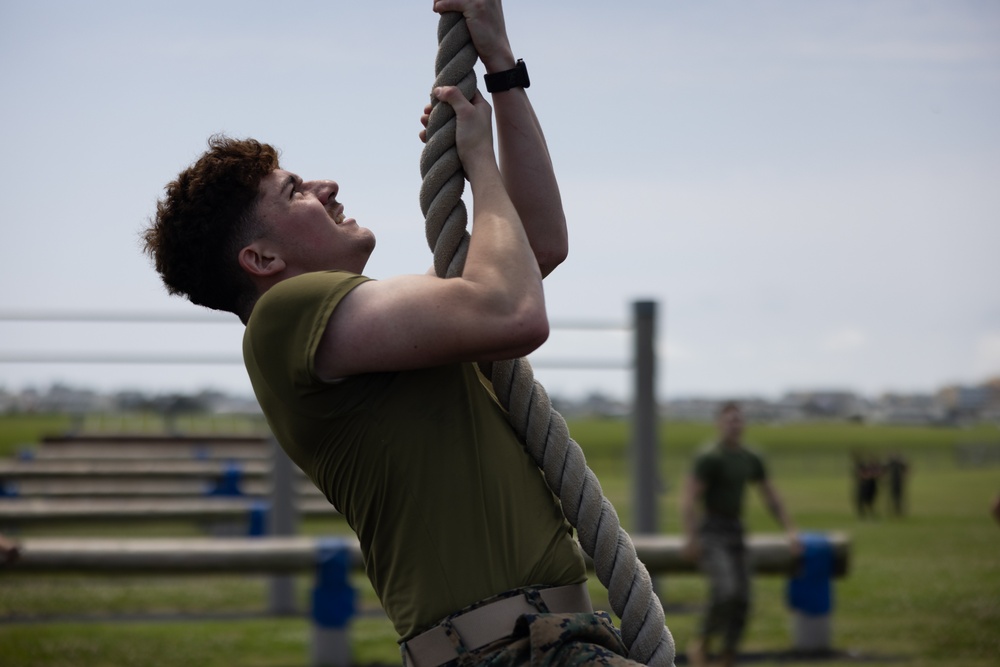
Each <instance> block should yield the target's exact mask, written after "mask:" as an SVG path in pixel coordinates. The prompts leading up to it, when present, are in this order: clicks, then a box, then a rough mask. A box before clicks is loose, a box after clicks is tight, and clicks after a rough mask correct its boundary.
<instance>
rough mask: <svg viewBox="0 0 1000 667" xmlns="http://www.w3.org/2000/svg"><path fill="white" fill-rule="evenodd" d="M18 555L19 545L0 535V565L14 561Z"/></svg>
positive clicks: (19, 553) (19, 551) (19, 552)
mask: <svg viewBox="0 0 1000 667" xmlns="http://www.w3.org/2000/svg"><path fill="white" fill-rule="evenodd" d="M20 557H21V548H20V546H18V544H17V543H16V542H14V541H13V540H11V539H10V538H8V537H5V536H3V535H0V566H3V565H9V564H11V563H14V562H15V561H16V560H17V559H18V558H20Z"/></svg>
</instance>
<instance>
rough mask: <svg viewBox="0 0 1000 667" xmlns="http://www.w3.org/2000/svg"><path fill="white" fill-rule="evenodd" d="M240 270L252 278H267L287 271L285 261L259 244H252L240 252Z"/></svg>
mask: <svg viewBox="0 0 1000 667" xmlns="http://www.w3.org/2000/svg"><path fill="white" fill-rule="evenodd" d="M239 262H240V268H242V269H243V270H244V271H246V272H247V273H249V274H250V277H252V278H253V277H259V278H267V277H270V276H273V275H275V274H277V273H280V272H281V271H284V269H285V260H283V259H281V258H280V257H278V256H277V255H276V254H274V253H273V252H271V251H270V250H268V249H267V248H264V247H263V246H262V245H260V244H257V243H251V244H250V245H248V246H245V247H244V248H243V249H242V250H240V254H239Z"/></svg>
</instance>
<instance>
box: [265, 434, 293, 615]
mask: <svg viewBox="0 0 1000 667" xmlns="http://www.w3.org/2000/svg"><path fill="white" fill-rule="evenodd" d="M271 451H272V456H271V512H270V513H269V515H268V519H269V523H270V525H269V528H270V530H269V531H268V532H269V534H271V535H296V534H298V532H299V508H298V489H297V488H295V486H296V475H295V464H294V463H292V460H291V459H290V458H288V454H286V453H285V450H284V449H282V448H281V445H279V444H278V440H277V438H275V437H273V436H272V437H271ZM296 607H297V605H296V600H295V576H294V575H290V574H276V575H273V576H272V577H271V582H270V592H269V596H268V608H269V609H270V612H271V613H272V614H276V615H291V614H295V613H296V611H297V609H296Z"/></svg>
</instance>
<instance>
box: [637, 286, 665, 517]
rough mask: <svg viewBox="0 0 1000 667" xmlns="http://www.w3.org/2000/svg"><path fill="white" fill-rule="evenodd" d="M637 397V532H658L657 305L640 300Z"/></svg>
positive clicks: (638, 307)
mask: <svg viewBox="0 0 1000 667" xmlns="http://www.w3.org/2000/svg"><path fill="white" fill-rule="evenodd" d="M633 315H634V318H635V322H634V331H635V369H634V371H635V396H634V399H633V406H632V411H633V412H632V420H633V423H632V448H631V449H632V465H633V476H632V477H633V480H634V489H633V494H634V495H633V501H632V507H633V508H634V509H633V511H634V513H635V519H634V523H635V532H636V533H639V534H643V533H645V534H650V533H656V532H657V530H658V529H659V525H658V522H657V516H656V514H657V512H656V507H657V496H658V494H659V489H660V479H659V471H660V468H659V460H658V459H659V457H658V449H659V445H658V438H657V409H656V354H655V351H654V343H655V340H656V302H655V301H636V302H635V303H634V304H633Z"/></svg>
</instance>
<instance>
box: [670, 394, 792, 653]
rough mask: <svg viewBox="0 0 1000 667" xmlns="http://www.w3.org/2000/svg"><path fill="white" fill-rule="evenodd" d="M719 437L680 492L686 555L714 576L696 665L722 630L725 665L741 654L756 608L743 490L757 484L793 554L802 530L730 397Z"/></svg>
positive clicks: (695, 643) (693, 647)
mask: <svg viewBox="0 0 1000 667" xmlns="http://www.w3.org/2000/svg"><path fill="white" fill-rule="evenodd" d="M716 425H717V428H718V439H717V440H716V441H715V442H714V443H712V444H711V445H710V446H708V447H706V448H703V449H702V450H700V451H699V452H698V454H697V456H696V457H695V460H694V465H693V466H692V468H691V472H690V474H689V475H688V477H687V479H686V482H685V485H684V491H683V495H682V498H681V513H682V516H681V519H682V524H683V527H684V536H685V547H684V551H685V555H686V556H687V557H688V558H690V559H693V560H696V561H697V562H698V564H699V566H700V568H701V570H702V571H703V572H704V573H705V574H706V575H707V576H708V578H709V587H710V600H709V604H708V608H707V610H706V612H705V615H704V618H703V619H702V622H701V625H700V628H699V630H698V633H697V635H696V636H695V637H694V638H693V640H692V642H691V644H690V645H689V647H688V658H689V660H690V661H691V664H692V665H695V667H700V666H701V665H705V664H707V663H706V660H707V657H706V656H707V655H708V652H709V642H710V640H711V639H712V638H714V637H716V636H720V637H721V639H722V646H721V652H722V659H723V664H724V665H733V664H735V661H736V655H737V652H738V647H739V642H740V639H741V638H742V635H743V631H744V629H745V627H746V622H747V616H748V614H749V611H750V597H751V595H750V594H751V590H750V562H749V558H748V554H747V550H746V542H745V540H744V527H743V521H742V516H743V497H744V489H745V488H746V486H747V484H756V485H757V486H758V488H759V490H760V492H761V494H762V496H763V498H764V502H765V504H766V505H767V508H768V509H769V510H770V511H771V513H772V514H773V515H774V516H775V518H777V520H778V522H779V523H780V524H781V526H782V527H783V528H784V529H785V532H786V533H787V535H788V540H789V542H790V547H791V549H792V551H793V553H795V554H798V552H799V551H800V544H799V538H798V533H797V531H796V529H795V526H794V525H793V524H792V520H791V518H790V517H789V515H788V513H787V512H786V511H785V507H784V504H783V503H782V501H781V498H780V496H779V495H778V492H777V491H776V490H775V488H774V486H773V485H772V484H771V480H770V478H769V477H768V474H767V468H766V467H765V465H764V461H763V459H762V458H761V457H760V456H759V455H758V454H756V453H755V452H753V451H752V450H750V449H748V448H747V447H745V446H744V444H743V414H742V411H741V409H740V406H739V405H738V404H737V403H732V402H729V403H725V404H723V405H722V407H721V408H720V409H719V411H718V414H717V419H716Z"/></svg>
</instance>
